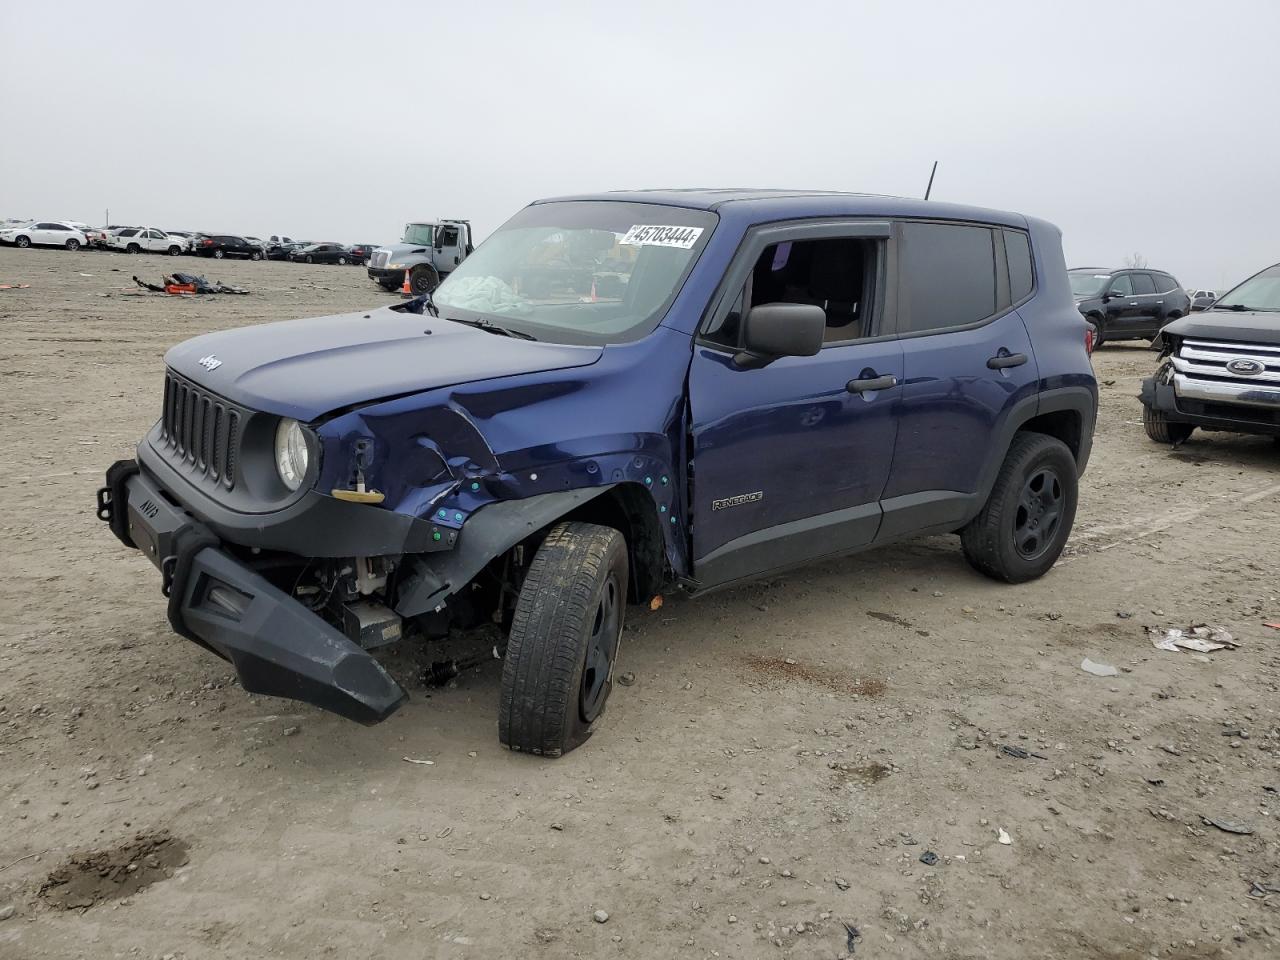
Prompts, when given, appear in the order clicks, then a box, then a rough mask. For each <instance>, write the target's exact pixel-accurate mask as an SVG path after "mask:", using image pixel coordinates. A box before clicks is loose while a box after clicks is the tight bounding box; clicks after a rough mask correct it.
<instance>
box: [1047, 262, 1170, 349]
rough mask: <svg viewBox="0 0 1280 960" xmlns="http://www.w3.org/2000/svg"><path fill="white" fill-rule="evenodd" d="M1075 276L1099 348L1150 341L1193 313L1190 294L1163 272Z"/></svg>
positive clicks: (1079, 302)
mask: <svg viewBox="0 0 1280 960" xmlns="http://www.w3.org/2000/svg"><path fill="white" fill-rule="evenodd" d="M1069 276H1070V278H1071V293H1072V295H1073V296H1074V297H1075V299H1076V307H1078V308H1079V310H1080V312H1081V313H1082V314H1084V317H1085V319H1086V320H1088V321H1089V322H1090V323H1092V324H1093V326H1094V328H1095V333H1094V346H1095V347H1098V346H1101V345H1102V344H1103V343H1105V342H1106V341H1108V340H1150V339H1152V338H1153V337H1155V335H1156V334H1157V333H1159V332H1160V328H1161V327H1163V326H1164V325H1165V324H1166V323H1168V322H1169V321H1170V320H1177V319H1178V318H1179V317H1185V316H1186V315H1187V314H1188V313H1190V312H1191V298H1190V297H1189V296H1187V291H1185V290H1183V289H1182V285H1181V284H1179V283H1178V281H1177V280H1176V279H1175V278H1174V277H1173V275H1172V274H1169V273H1166V272H1165V271H1163V270H1152V269H1151V268H1149V267H1143V268H1141V269H1129V268H1126V269H1123V270H1108V269H1106V268H1095V267H1077V268H1076V269H1074V270H1071V271H1069Z"/></svg>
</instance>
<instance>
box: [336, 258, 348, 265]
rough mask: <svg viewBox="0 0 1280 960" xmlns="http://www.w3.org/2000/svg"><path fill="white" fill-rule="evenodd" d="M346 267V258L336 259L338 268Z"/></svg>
mask: <svg viewBox="0 0 1280 960" xmlns="http://www.w3.org/2000/svg"><path fill="white" fill-rule="evenodd" d="M346 265H347V258H346V257H339V258H338V266H340V267H345V266H346Z"/></svg>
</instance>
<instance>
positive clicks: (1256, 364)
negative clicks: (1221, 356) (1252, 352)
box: [1227, 357, 1266, 377]
mask: <svg viewBox="0 0 1280 960" xmlns="http://www.w3.org/2000/svg"><path fill="white" fill-rule="evenodd" d="M1227 369H1228V370H1230V371H1231V372H1232V373H1234V374H1235V375H1236V376H1238V377H1256V376H1257V375H1258V374H1260V373H1261V372H1262V371H1263V370H1265V369H1266V366H1265V365H1264V364H1263V363H1262V361H1260V360H1250V359H1249V358H1248V357H1238V358H1236V359H1235V360H1232V361H1231V362H1230V363H1228V364H1227Z"/></svg>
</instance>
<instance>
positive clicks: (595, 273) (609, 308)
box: [434, 201, 716, 343]
mask: <svg viewBox="0 0 1280 960" xmlns="http://www.w3.org/2000/svg"><path fill="white" fill-rule="evenodd" d="M715 223H716V217H715V214H713V213H710V212H708V211H705V210H688V209H684V208H680V207H667V206H659V205H657V204H648V203H620V202H618V203H615V202H610V201H566V202H562V203H539V204H534V205H533V206H530V207H526V208H525V209H524V210H522V211H520V213H518V214H516V215H515V216H514V217H512V218H511V219H510V220H508V221H507V222H506V223H505V224H504V225H503V226H502V227H501V229H499V230H498V231H497V232H496V233H495V234H493V235H492V236H491V237H490V238H489V239H488V240H486V241H485V242H484V243H483V244H482V245H481V246H480V248H479V249H477V250H476V252H475V253H473V254H472V255H471V256H469V257H467V259H465V260H463V261H462V263H461V265H460V266H459V267H458V268H457V269H456V270H454V271H453V272H452V273H451V274H449V276H448V277H447V278H446V279H445V281H444V282H443V283H441V284H440V287H439V289H438V290H437V291H436V292H435V294H434V300H435V304H436V306H437V308H438V309H439V310H440V315H441V316H443V317H449V316H450V315H451V314H456V313H457V312H459V311H461V312H462V313H464V314H471V315H472V316H471V317H470V318H469V319H475V315H480V317H481V318H482V319H486V320H490V321H492V322H493V323H496V324H498V325H500V326H503V327H509V328H512V329H515V330H518V331H520V332H522V333H527V334H531V335H532V336H534V337H536V338H537V339H539V340H553V341H556V342H558V343H618V342H623V341H627V340H634V339H636V338H637V337H640V336H643V335H644V334H645V333H647V332H648V331H649V330H651V329H652V328H653V327H654V326H656V325H657V323H658V321H659V320H660V319H661V318H662V316H663V314H665V313H666V310H667V308H668V307H669V306H670V305H671V301H672V300H674V299H675V296H676V294H677V293H678V292H679V291H680V286H681V284H682V283H683V282H684V278H685V276H686V275H687V274H688V272H689V270H690V269H691V268H692V266H693V264H694V262H695V261H696V260H697V259H698V254H700V253H701V252H702V249H703V247H705V246H706V244H707V241H708V240H709V239H710V237H711V231H712V229H714V227H715ZM463 319H468V317H463Z"/></svg>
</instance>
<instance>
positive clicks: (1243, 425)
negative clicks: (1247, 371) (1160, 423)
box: [1138, 373, 1280, 436]
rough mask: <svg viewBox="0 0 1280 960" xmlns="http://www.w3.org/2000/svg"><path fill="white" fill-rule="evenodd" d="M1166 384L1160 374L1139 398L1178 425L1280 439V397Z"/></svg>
mask: <svg viewBox="0 0 1280 960" xmlns="http://www.w3.org/2000/svg"><path fill="white" fill-rule="evenodd" d="M1178 379H1180V378H1179V377H1178V376H1177V375H1175V382H1172V383H1169V382H1165V378H1164V376H1163V375H1162V374H1161V373H1157V374H1156V375H1155V376H1153V377H1147V378H1146V379H1145V380H1143V381H1142V391H1141V393H1139V395H1138V397H1139V399H1140V400H1141V401H1142V402H1143V404H1144V405H1146V406H1148V407H1150V408H1152V409H1153V410H1159V411H1161V412H1162V413H1163V414H1164V415H1165V416H1166V417H1167V418H1168V419H1169V420H1172V421H1173V422H1175V423H1188V424H1191V425H1192V426H1196V427H1200V428H1201V429H1202V430H1225V431H1229V432H1232V433H1257V434H1264V435H1266V436H1280V393H1278V392H1277V391H1275V390H1269V389H1265V388H1264V389H1259V387H1261V384H1259V386H1258V387H1253V386H1250V385H1243V386H1238V385H1236V384H1230V383H1208V384H1207V383H1204V382H1200V383H1196V384H1194V385H1193V386H1191V387H1188V386H1187V384H1186V383H1185V382H1184V383H1179V382H1177V380H1178Z"/></svg>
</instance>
